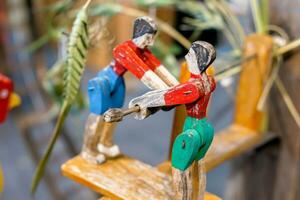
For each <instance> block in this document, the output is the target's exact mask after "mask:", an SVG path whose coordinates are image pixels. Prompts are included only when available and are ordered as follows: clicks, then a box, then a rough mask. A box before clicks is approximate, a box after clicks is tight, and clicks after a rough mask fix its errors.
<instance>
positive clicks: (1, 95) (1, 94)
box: [0, 89, 8, 99]
mask: <svg viewBox="0 0 300 200" xmlns="http://www.w3.org/2000/svg"><path fill="white" fill-rule="evenodd" d="M7 97H8V90H7V89H3V90H1V91H0V98H1V99H5V98H7Z"/></svg>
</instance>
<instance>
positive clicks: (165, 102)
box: [129, 82, 204, 119]
mask: <svg viewBox="0 0 300 200" xmlns="http://www.w3.org/2000/svg"><path fill="white" fill-rule="evenodd" d="M203 95H204V92H203V91H202V90H200V89H199V88H198V87H197V85H196V84H195V83H191V82H188V83H183V84H180V85H178V86H175V87H172V88H170V89H165V90H155V91H151V92H148V93H146V94H144V95H142V96H140V97H137V98H134V99H132V100H131V101H130V103H129V107H130V108H131V107H134V106H139V107H140V112H139V113H137V114H136V116H135V117H136V118H137V119H144V118H146V117H147V116H148V115H150V114H151V113H149V112H147V111H148V110H151V109H153V108H158V107H162V106H176V105H181V104H189V103H193V102H195V101H196V100H197V99H199V98H200V97H201V96H203Z"/></svg>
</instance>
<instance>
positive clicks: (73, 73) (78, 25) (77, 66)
mask: <svg viewBox="0 0 300 200" xmlns="http://www.w3.org/2000/svg"><path fill="white" fill-rule="evenodd" d="M89 3H90V1H88V2H87V3H86V5H85V6H84V7H83V8H82V9H81V10H80V11H79V12H78V14H77V16H76V19H75V21H74V24H73V27H72V31H71V34H70V39H69V43H68V56H67V66H66V67H65V71H64V76H63V77H64V101H63V104H62V107H61V111H60V114H59V116H58V119H57V122H56V125H55V128H54V131H53V133H52V137H51V141H50V143H49V144H48V147H47V149H46V152H45V153H44V155H43V157H42V159H41V160H40V162H39V164H38V167H37V170H36V172H35V176H34V179H33V181H32V185H31V192H32V193H35V191H36V189H37V186H38V184H39V182H40V180H41V178H42V176H43V174H44V171H45V167H46V165H47V162H48V160H49V158H50V155H51V153H52V150H53V148H54V145H55V143H56V140H57V138H58V137H59V135H60V130H61V127H62V126H63V124H64V121H65V119H66V118H67V116H68V113H69V111H70V108H71V106H72V105H73V102H74V100H75V99H76V97H77V95H78V91H79V87H80V80H81V77H82V73H83V70H84V67H85V60H86V54H87V48H88V43H89V40H88V30H87V20H88V17H87V6H88V4H89Z"/></svg>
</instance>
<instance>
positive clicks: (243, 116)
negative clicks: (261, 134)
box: [234, 35, 273, 130]
mask: <svg viewBox="0 0 300 200" xmlns="http://www.w3.org/2000/svg"><path fill="white" fill-rule="evenodd" d="M272 48H273V40H272V38H271V37H269V36H264V35H250V36H248V37H247V38H246V39H245V45H244V50H243V56H244V57H248V56H252V55H256V59H251V60H249V61H247V62H244V63H243V65H242V72H241V74H240V79H239V83H238V89H237V94H236V107H235V114H234V121H235V123H237V124H240V125H243V126H245V127H247V128H250V129H253V130H260V128H261V126H262V120H263V117H264V113H263V112H260V111H258V110H257V104H258V101H259V98H260V96H261V94H262V91H263V88H264V84H265V82H266V79H267V78H268V74H269V73H270V69H271V61H272Z"/></svg>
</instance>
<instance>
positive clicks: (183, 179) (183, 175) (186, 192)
mask: <svg viewBox="0 0 300 200" xmlns="http://www.w3.org/2000/svg"><path fill="white" fill-rule="evenodd" d="M203 166H204V165H203V163H202V160H201V161H199V162H194V163H193V164H192V165H191V166H190V167H189V168H187V169H186V170H184V171H181V170H178V169H176V168H173V167H172V178H173V189H174V192H175V200H203V197H204V193H205V188H206V174H205V172H204V169H203V168H204V167H203Z"/></svg>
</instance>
